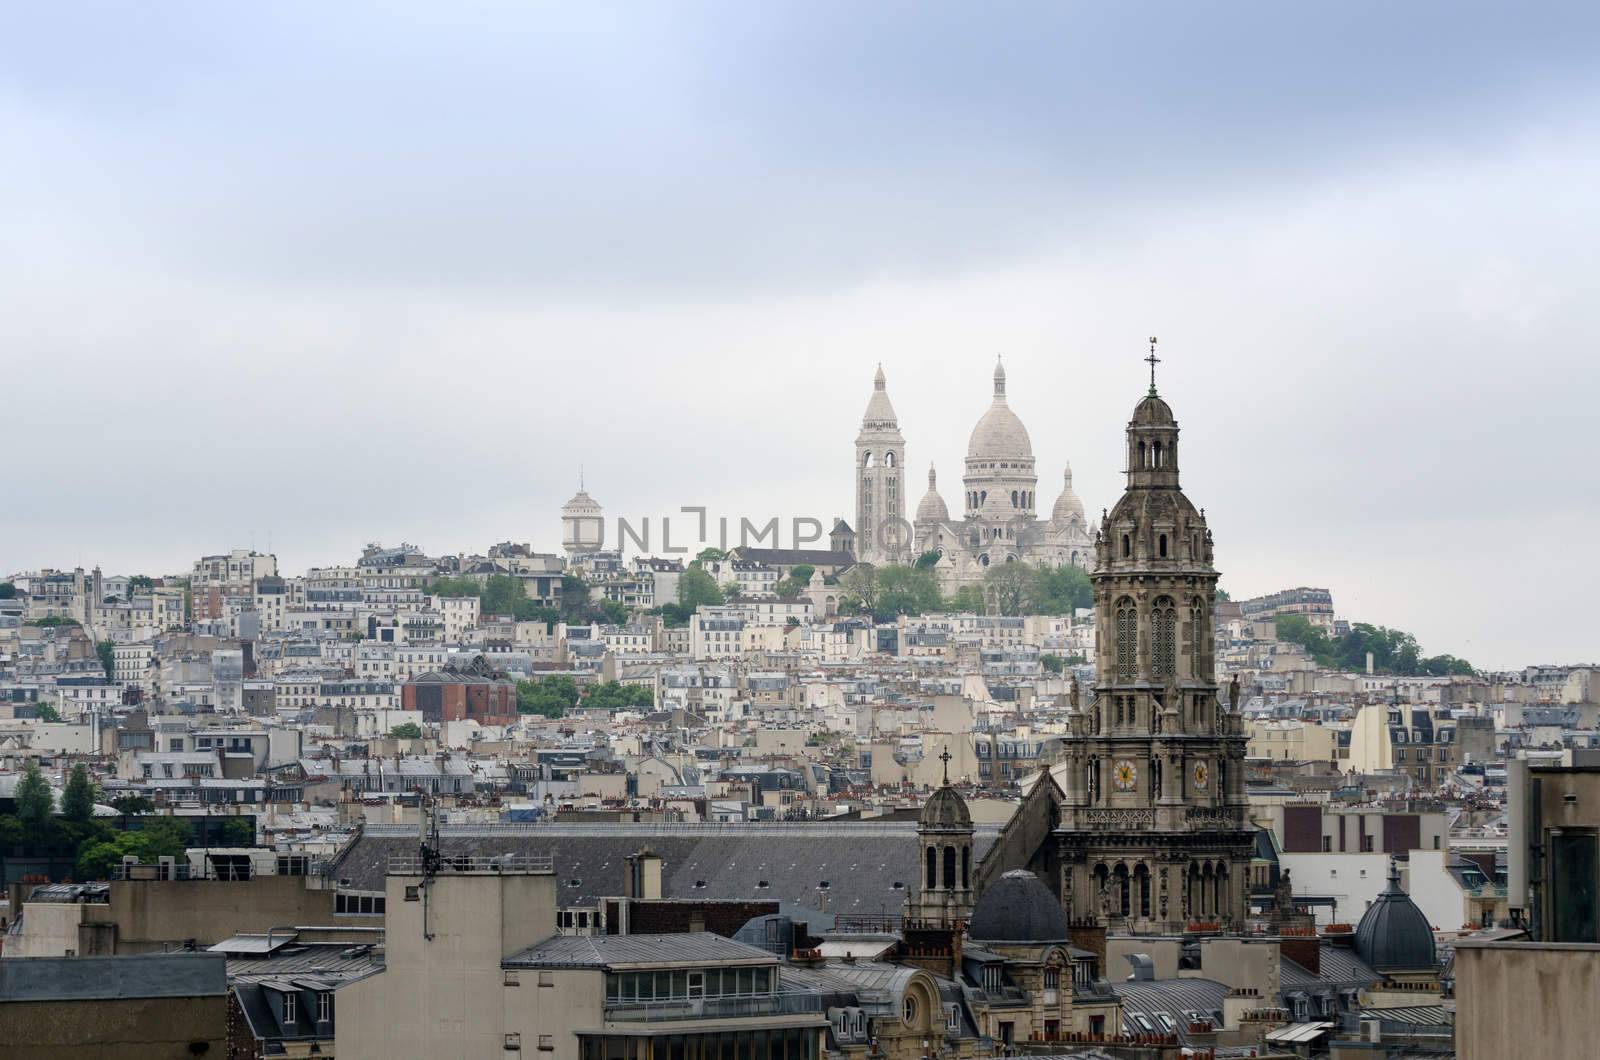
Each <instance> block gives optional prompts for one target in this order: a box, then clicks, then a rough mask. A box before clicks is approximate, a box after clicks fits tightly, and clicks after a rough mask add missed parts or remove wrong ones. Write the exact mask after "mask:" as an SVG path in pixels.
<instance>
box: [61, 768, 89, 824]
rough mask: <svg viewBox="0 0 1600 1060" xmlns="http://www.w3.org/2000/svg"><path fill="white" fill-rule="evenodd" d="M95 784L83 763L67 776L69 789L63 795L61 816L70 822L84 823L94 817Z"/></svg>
mask: <svg viewBox="0 0 1600 1060" xmlns="http://www.w3.org/2000/svg"><path fill="white" fill-rule="evenodd" d="M94 797H95V791H94V782H93V781H92V780H90V779H89V770H88V767H86V766H85V765H84V764H83V763H82V762H79V763H78V764H77V765H75V766H73V767H72V772H71V773H69V774H67V787H66V790H64V791H63V792H62V793H61V816H62V817H64V818H66V819H67V820H69V821H77V822H78V823H80V824H81V823H83V822H85V821H87V820H89V818H91V817H93V816H94Z"/></svg>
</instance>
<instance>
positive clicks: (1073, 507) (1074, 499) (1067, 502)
mask: <svg viewBox="0 0 1600 1060" xmlns="http://www.w3.org/2000/svg"><path fill="white" fill-rule="evenodd" d="M1063 479H1064V483H1065V484H1064V485H1063V486H1062V488H1061V496H1059V497H1057V498H1056V505H1055V507H1054V508H1052V509H1051V510H1050V522H1051V523H1052V524H1054V525H1055V526H1056V527H1058V528H1059V527H1064V526H1068V525H1070V524H1071V523H1072V522H1074V521H1076V522H1077V523H1078V524H1079V525H1082V524H1083V522H1084V518H1083V501H1081V500H1079V499H1078V495H1077V493H1076V492H1074V491H1073V489H1072V465H1071V464H1068V465H1067V471H1066V474H1065V475H1064V476H1063Z"/></svg>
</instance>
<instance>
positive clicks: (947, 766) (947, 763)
mask: <svg viewBox="0 0 1600 1060" xmlns="http://www.w3.org/2000/svg"><path fill="white" fill-rule="evenodd" d="M939 761H941V762H943V763H944V786H945V787H947V788H948V787H949V786H950V745H949V744H945V745H944V753H943V754H941V755H940V756H939Z"/></svg>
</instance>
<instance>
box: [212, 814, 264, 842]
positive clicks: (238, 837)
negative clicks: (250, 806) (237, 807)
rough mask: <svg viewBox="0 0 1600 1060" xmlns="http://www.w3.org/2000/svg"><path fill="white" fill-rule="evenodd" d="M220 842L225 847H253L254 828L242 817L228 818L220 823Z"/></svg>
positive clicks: (254, 839) (254, 840)
mask: <svg viewBox="0 0 1600 1060" xmlns="http://www.w3.org/2000/svg"><path fill="white" fill-rule="evenodd" d="M220 842H221V845H222V846H225V847H253V846H255V845H256V826H255V825H254V824H253V823H251V822H250V821H248V820H246V819H245V818H243V817H229V818H228V819H227V820H226V821H223V822H222V835H221V836H220Z"/></svg>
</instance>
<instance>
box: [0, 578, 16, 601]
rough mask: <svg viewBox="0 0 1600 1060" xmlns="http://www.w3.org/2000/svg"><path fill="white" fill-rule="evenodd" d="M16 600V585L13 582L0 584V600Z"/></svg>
mask: <svg viewBox="0 0 1600 1060" xmlns="http://www.w3.org/2000/svg"><path fill="white" fill-rule="evenodd" d="M16 598H17V585H16V583H15V582H0V600H15V599H16Z"/></svg>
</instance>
